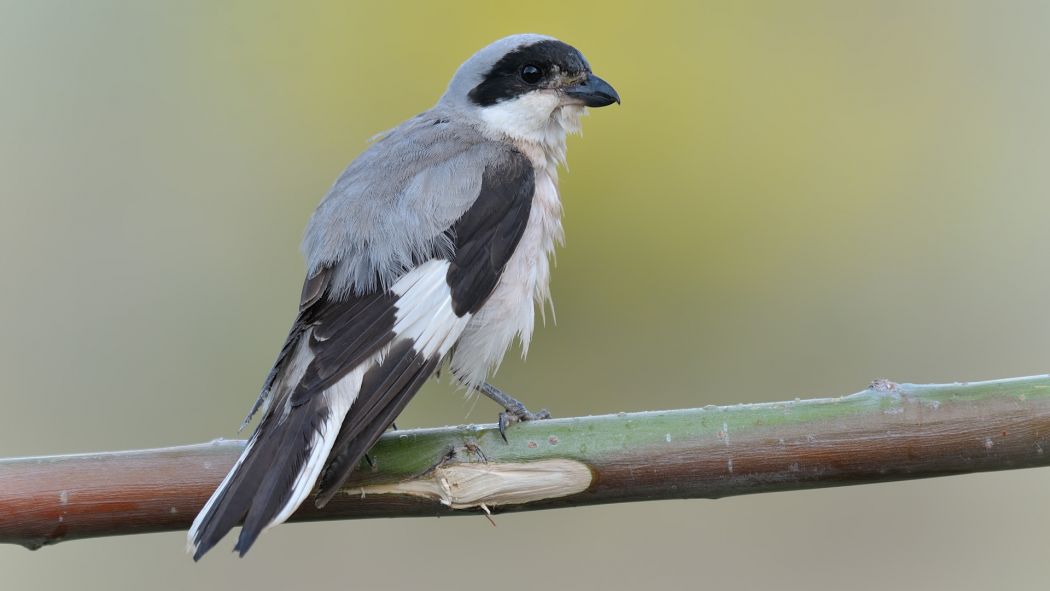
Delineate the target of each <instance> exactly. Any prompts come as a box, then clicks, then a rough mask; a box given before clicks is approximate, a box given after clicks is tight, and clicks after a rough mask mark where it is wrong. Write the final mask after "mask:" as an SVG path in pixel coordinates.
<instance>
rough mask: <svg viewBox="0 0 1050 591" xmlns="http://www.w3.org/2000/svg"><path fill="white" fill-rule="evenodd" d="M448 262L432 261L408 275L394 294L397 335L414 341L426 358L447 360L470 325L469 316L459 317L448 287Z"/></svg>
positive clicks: (399, 283) (395, 289) (417, 349)
mask: <svg viewBox="0 0 1050 591" xmlns="http://www.w3.org/2000/svg"><path fill="white" fill-rule="evenodd" d="M448 268H449V262H448V261H446V260H442V259H431V260H429V261H427V262H425V263H423V264H422V265H420V266H418V267H416V268H415V269H412V270H411V271H409V272H408V273H407V274H406V275H405V276H404V277H402V278H401V279H399V280H398V281H397V283H395V284H394V286H393V287H392V288H391V290H392V291H393V292H394V293H396V294H397V295H398V300H397V303H396V304H395V307H396V308H397V315H396V318H397V320H396V321H395V323H394V332H395V333H397V336H398V337H401V338H408V339H412V341H413V342H414V343H415V345H414V346H413V348H414V349H415V350H416V351H419V352H420V353H422V354H423V355H424V356H425V357H427V358H428V359H429V358H433V357H438V358H441V357H444V356H445V354H446V353H448V351H449V349H451V348H452V345H454V344H455V343H456V341H457V340H458V339H459V336H460V335H461V334H463V330H464V329H465V328H466V327H467V323H468V322H470V317H471V315H470V314H464V315H463V316H456V313H455V311H453V309H452V289H451V288H450V287H449V286H448V282H447V281H446V279H445V278H446V276H447V275H448Z"/></svg>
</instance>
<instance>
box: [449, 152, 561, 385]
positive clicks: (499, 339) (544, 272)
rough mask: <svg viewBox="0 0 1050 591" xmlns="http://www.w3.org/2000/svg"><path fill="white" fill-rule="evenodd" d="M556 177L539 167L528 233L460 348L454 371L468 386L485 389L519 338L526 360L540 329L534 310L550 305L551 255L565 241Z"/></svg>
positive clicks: (473, 319) (461, 341)
mask: <svg viewBox="0 0 1050 591" xmlns="http://www.w3.org/2000/svg"><path fill="white" fill-rule="evenodd" d="M555 178H556V177H555V176H554V173H553V172H552V168H548V167H547V166H543V167H537V170H536V193H535V195H534V197H533V200H532V209H531V211H530V212H529V222H528V224H527V225H526V226H525V233H524V234H523V235H522V237H521V241H520V242H519V243H518V247H517V249H516V250H515V251H514V254H513V255H512V256H511V258H510V260H509V261H507V266H506V268H505V269H504V271H503V275H502V278H501V279H500V282H499V284H498V285H497V286H496V289H495V290H494V291H493V292H492V295H491V296H489V299H488V300H487V301H486V302H485V305H484V306H482V308H481V309H480V310H479V311H478V313H477V314H476V315H475V316H474V317H473V318H471V320H470V323H469V324H468V325H467V328H466V330H465V331H464V332H463V336H462V337H461V338H460V341H459V342H458V343H457V344H456V349H455V352H454V353H453V356H452V360H451V368H452V373H453V375H455V376H456V378H457V379H459V380H460V381H461V382H463V383H464V384H465V385H467V386H468V387H475V386H480V385H481V384H482V383H483V382H484V381H485V379H486V377H487V375H488V374H489V373H491V372H493V371H495V370H496V368H497V367H498V366H499V363H500V361H501V360H502V359H503V354H504V353H505V352H506V350H507V347H508V346H510V344H511V342H512V341H513V340H514V338H515V337H518V338H519V339H520V341H521V345H522V355H523V356H524V354H525V352H526V351H527V350H528V346H529V340H530V338H531V337H532V329H533V327H534V325H535V316H536V314H535V307H536V306H537V305H539V306H540V308H541V310H542V309H543V306H544V305H545V303H546V302H548V301H550V255H551V253H552V252H553V251H554V247H555V245H557V244H561V242H562V240H563V237H564V234H563V231H562V226H561V212H562V209H561V201H560V200H559V198H558V188H557V184H556V182H555Z"/></svg>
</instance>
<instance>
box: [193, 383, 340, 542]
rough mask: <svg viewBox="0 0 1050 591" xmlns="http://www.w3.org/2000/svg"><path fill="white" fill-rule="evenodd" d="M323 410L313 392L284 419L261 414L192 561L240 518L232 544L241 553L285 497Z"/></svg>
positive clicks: (324, 414) (212, 509)
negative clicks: (242, 458)
mask: <svg viewBox="0 0 1050 591" xmlns="http://www.w3.org/2000/svg"><path fill="white" fill-rule="evenodd" d="M328 412H329V410H328V408H327V406H326V405H325V403H324V400H323V398H321V397H318V398H317V399H316V400H315V401H314V402H312V403H311V404H308V405H304V406H302V407H299V408H296V409H293V410H292V412H291V413H290V414H289V415H288V416H287V417H285V419H284V420H283V421H278V420H277V417H276V416H275V415H274V414H272V413H271V414H268V415H267V416H266V417H265V418H264V420H263V422H262V423H260V425H259V427H258V429H257V431H256V434H255V436H253V438H252V444H251V449H250V450H249V451H248V454H247V456H246V457H245V458H244V461H243V462H242V463H241V465H240V467H238V468H237V469H236V471H235V472H234V473H233V475H232V476H231V477H230V481H229V483H228V484H227V486H226V487H225V488H224V489H223V491H222V492H221V493H220V496H219V497H218V498H217V499H216V500H215V502H214V503H213V504H212V506H211V507H210V508H209V511H208V513H207V515H205V516H204V518H203V520H202V521H201V525H200V528H199V529H198V531H197V536H196V537H195V538H194V540H193V541H194V543H195V545H196V549H195V551H194V554H193V559H194V560H200V558H201V557H202V556H204V554H205V553H207V552H208V551H209V550H211V549H212V548H213V547H214V546H215V544H217V543H218V542H219V540H221V539H222V538H223V537H224V536H225V535H226V534H227V533H229V531H230V530H231V529H233V528H234V526H236V525H237V523H238V522H240V521H241V520H244V525H243V527H242V528H241V534H240V537H239V539H238V541H237V545H236V547H235V548H234V549H235V550H236V551H237V552H238V553H240V555H241V556H244V553H245V552H247V551H248V549H249V548H251V546H252V544H253V543H254V542H255V539H256V538H257V537H258V536H259V534H260V533H261V532H262V530H263V529H264V528H265V527H266V525H267V524H269V523H270V521H272V520H273V518H274V517H275V516H276V515H277V514H278V513H279V512H280V510H281V508H282V507H283V506H284V505H285V503H287V502H288V499H289V498H290V496H291V492H292V483H293V482H294V481H295V478H296V476H297V475H298V474H299V471H300V470H301V469H302V467H303V466H304V464H305V463H306V461H307V460H308V459H309V457H310V452H311V444H312V440H313V435H314V433H315V432H317V430H318V429H319V428H320V427H321V425H322V424H323V422H324V420H325V419H326V418H327V417H328ZM293 450H294V451H293Z"/></svg>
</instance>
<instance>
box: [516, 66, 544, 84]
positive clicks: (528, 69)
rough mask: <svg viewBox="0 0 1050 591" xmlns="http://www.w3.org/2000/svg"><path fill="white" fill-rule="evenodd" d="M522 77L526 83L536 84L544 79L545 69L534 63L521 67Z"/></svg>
mask: <svg viewBox="0 0 1050 591" xmlns="http://www.w3.org/2000/svg"><path fill="white" fill-rule="evenodd" d="M521 79H522V80H524V81H525V83H526V84H536V83H537V82H539V81H540V80H543V70H541V69H539V68H537V67H536V66H534V65H532V64H529V65H527V66H524V67H522V69H521Z"/></svg>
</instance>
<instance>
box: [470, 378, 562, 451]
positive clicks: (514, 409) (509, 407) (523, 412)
mask: <svg viewBox="0 0 1050 591" xmlns="http://www.w3.org/2000/svg"><path fill="white" fill-rule="evenodd" d="M481 393H482V394H484V395H485V396H488V397H489V398H491V399H492V400H493V401H494V402H495V403H496V404H498V405H500V406H502V407H503V408H504V409H505V411H504V412H501V413H499V435H500V437H502V438H503V441H507V426H508V425H512V424H514V423H517V422H518V421H539V420H543V419H549V418H551V413H549V412H547V409H545V408H544V409H540V411H539V412H530V411H529V409H527V408H525V405H524V404H522V403H521V402H519V401H518V400H516V399H515V398H513V397H512V396H510V395H508V394H507V393H506V392H504V391H502V390H500V389H499V388H497V387H495V386H493V385H492V384H489V383H488V382H486V383H484V384H482V385H481Z"/></svg>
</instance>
